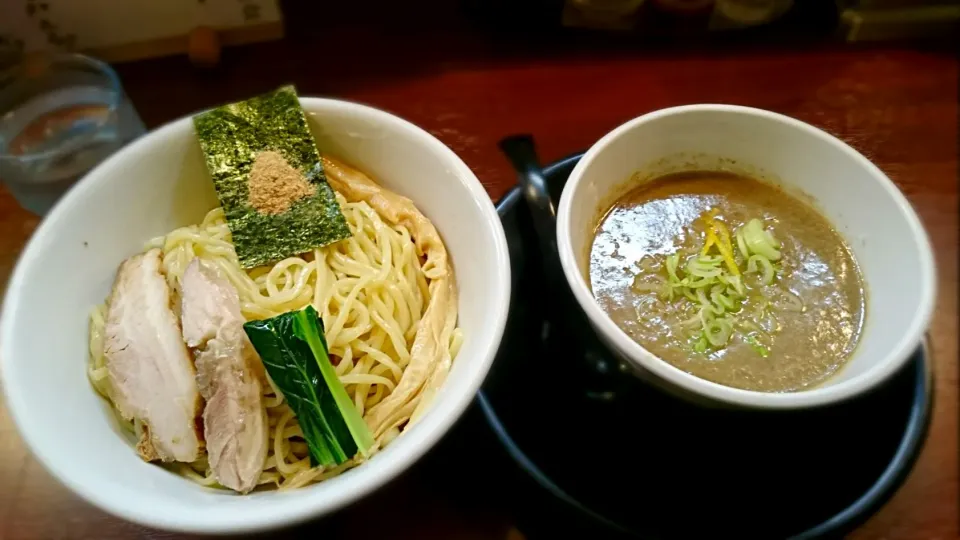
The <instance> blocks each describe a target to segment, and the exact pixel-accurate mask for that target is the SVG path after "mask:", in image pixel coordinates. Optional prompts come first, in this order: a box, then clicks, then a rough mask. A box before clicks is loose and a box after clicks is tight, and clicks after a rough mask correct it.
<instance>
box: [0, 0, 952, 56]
mask: <svg viewBox="0 0 960 540" xmlns="http://www.w3.org/2000/svg"><path fill="white" fill-rule="evenodd" d="M350 4H351V3H349V2H307V1H296V0H279V1H278V0H164V1H162V2H161V1H130V0H85V1H83V2H76V1H72V0H5V2H4V5H3V8H2V10H3V17H0V66H4V65H6V66H9V65H12V64H13V63H15V62H17V61H18V60H19V59H20V58H22V57H23V56H24V55H30V54H33V53H38V52H41V51H50V50H71V51H84V52H87V53H89V54H91V55H93V56H96V57H98V58H100V59H103V60H106V61H109V62H122V61H130V60H137V59H143V58H151V57H161V56H168V55H175V54H183V53H186V52H188V51H192V52H193V53H194V55H195V56H194V60H195V61H197V62H198V63H208V64H209V63H210V62H211V61H214V60H215V58H213V53H214V50H216V49H217V48H219V47H221V46H235V45H241V44H246V43H252V42H261V41H270V40H279V39H283V37H284V35H285V34H286V35H289V36H290V37H294V38H296V37H303V36H305V35H310V34H316V33H317V32H321V31H322V29H324V28H329V27H332V26H333V27H335V26H342V25H343V24H345V23H355V22H362V21H366V22H369V21H376V20H379V21H385V22H387V23H388V24H389V26H392V27H393V29H394V30H397V31H401V32H402V31H403V28H401V26H403V25H410V24H411V23H414V24H413V26H414V27H416V26H417V23H422V24H430V23H433V24H437V25H440V26H449V25H450V24H453V22H452V21H453V20H458V21H459V22H467V23H475V24H477V25H482V26H484V27H486V28H488V29H493V30H513V31H518V30H520V31H524V32H530V31H537V32H541V31H557V32H562V31H567V33H574V32H576V31H581V32H580V35H581V36H582V35H583V33H586V32H589V33H591V34H595V33H606V34H616V35H618V36H619V37H620V38H624V37H628V38H630V39H637V40H643V39H647V40H654V39H658V40H661V41H675V42H676V41H679V42H691V41H698V40H703V39H706V38H710V39H716V38H718V37H721V36H722V38H723V39H738V38H739V39H743V38H744V36H749V37H750V38H751V39H753V38H755V37H756V36H757V35H758V34H761V35H763V36H764V37H765V38H767V39H778V40H782V39H785V38H790V39H803V38H814V37H816V38H820V39H832V40H838V41H848V42H858V41H876V40H894V39H924V40H930V39H938V38H948V37H949V36H951V35H955V33H956V32H955V31H956V30H957V28H958V26H957V25H958V21H960V2H957V1H956V0H460V1H459V2H457V1H447V2H438V1H430V0H428V1H423V2H416V3H413V4H402V5H398V4H392V3H388V2H373V3H364V4H363V5H362V6H351V5H350ZM198 29H199V30H200V31H199V34H200V35H198ZM206 29H211V30H213V31H214V33H215V35H210V34H209V33H207V32H206ZM214 63H215V62H214Z"/></svg>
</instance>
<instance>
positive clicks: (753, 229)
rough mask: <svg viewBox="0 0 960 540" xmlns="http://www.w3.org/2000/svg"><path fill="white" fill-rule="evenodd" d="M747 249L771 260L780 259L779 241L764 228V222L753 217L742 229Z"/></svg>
mask: <svg viewBox="0 0 960 540" xmlns="http://www.w3.org/2000/svg"><path fill="white" fill-rule="evenodd" d="M740 230H741V231H743V241H744V243H745V244H746V247H747V250H748V251H749V252H750V253H751V254H754V255H763V256H764V257H766V258H767V259H769V260H771V261H777V260H780V251H779V249H778V248H779V247H780V244H779V242H777V241H776V239H775V238H774V237H773V235H772V234H770V233H768V232H767V231H765V230H763V222H761V221H760V220H759V219H756V218H754V219H751V220H750V221H748V222H747V224H746V225H744V226H743V227H742V228H741V229H740Z"/></svg>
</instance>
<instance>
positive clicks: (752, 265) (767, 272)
mask: <svg viewBox="0 0 960 540" xmlns="http://www.w3.org/2000/svg"><path fill="white" fill-rule="evenodd" d="M758 264H759V265H760V266H762V267H763V284H764V285H770V284H771V283H773V264H771V263H770V259H768V258H766V257H764V256H763V255H751V256H750V258H749V259H747V273H748V274H751V273H753V272H756V271H757V265H758Z"/></svg>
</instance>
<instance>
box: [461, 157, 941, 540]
mask: <svg viewBox="0 0 960 540" xmlns="http://www.w3.org/2000/svg"><path fill="white" fill-rule="evenodd" d="M582 157H583V152H577V153H574V154H571V155H569V156H566V157H564V158H562V159H559V160H557V161H554V162H552V163H549V164H547V165H546V166H544V167H543V174H544V176H545V177H546V178H547V180H548V181H549V180H550V179H552V178H553V177H555V176H556V175H558V174H561V173H562V171H563V170H564V169H566V168H569V167H572V166H573V165H575V164H576V163H577V162H578V161H579V160H580V158H582ZM520 201H521V193H520V188H519V186H514V187H512V188H510V190H509V191H508V192H507V193H506V194H504V196H503V197H501V198H500V199H499V200H498V201H497V203H496V208H497V213H498V214H500V215H501V216H502V215H503V213H504V212H506V211H507V210H509V209H510V208H512V207H513V206H515V205H516V204H518V203H519V202H520ZM918 350H919V351H920V355H919V359H918V360H916V361H914V362H913V364H914V369H913V372H914V379H915V380H914V399H913V402H912V404H911V409H910V415H909V417H908V420H907V424H906V428H905V429H904V431H903V436H902V438H901V439H900V444H899V445H898V446H897V450H896V452H895V453H894V455H893V457H892V458H891V459H890V462H889V463H888V464H887V467H886V468H885V469H884V470H883V472H882V473H880V475H879V476H878V477H877V479H876V481H875V482H874V483H873V484H872V485H871V486H870V487H869V488H868V489H867V490H866V491H864V492H863V494H862V495H861V496H860V497H859V498H857V500H855V501H853V502H852V503H851V504H850V505H848V506H847V507H846V508H844V509H843V510H841V511H839V512H837V513H836V514H834V515H833V516H832V517H830V518H828V519H826V520H824V521H822V522H821V523H819V524H817V525H815V526H813V527H811V528H809V529H807V530H805V531H802V532H800V533H799V534H796V535H794V536H792V537H790V540H804V539H808V538H822V537H825V536H840V535H843V534H846V533H848V532H850V531H852V530H853V529H855V528H856V527H858V526H859V525H861V524H863V523H864V522H866V520H867V519H869V518H870V517H871V516H873V515H874V514H876V513H877V512H878V511H879V510H880V509H881V508H882V507H883V506H884V505H885V504H886V503H887V502H888V501H889V500H890V498H891V497H892V496H893V495H894V493H896V492H897V491H898V490H899V488H900V487H901V486H902V485H903V483H904V482H905V481H906V479H907V477H908V476H909V475H910V472H911V471H912V470H913V467H914V465H915V463H916V461H917V459H918V458H919V456H920V453H921V452H922V450H923V446H924V444H925V442H926V439H927V433H928V431H929V427H930V420H931V416H932V414H931V413H932V408H933V398H934V391H935V385H934V374H933V368H932V365H933V364H932V361H931V356H932V355H933V349H932V346H931V343H930V337H929V335H925V336H924V338H923V340H922V342H921V343H920V344H919V345H918ZM914 354H916V353H914ZM476 400H477V404H478V405H479V408H480V410H481V411H482V413H483V416H484V419H485V420H486V423H487V425H488V426H489V427H490V429H491V430H492V431H493V432H494V435H495V436H496V438H497V440H498V442H499V443H500V445H501V446H502V447H503V449H504V450H505V451H506V452H507V454H508V455H509V456H510V458H511V459H512V460H513V461H514V463H515V465H516V466H517V467H518V468H519V469H521V470H522V471H523V472H524V473H525V474H526V475H527V476H529V477H530V479H531V480H533V481H534V482H535V483H536V484H538V485H539V486H540V487H541V488H542V489H544V490H545V491H547V492H548V493H549V494H550V495H552V496H553V497H554V498H556V499H558V500H559V501H561V502H563V503H564V504H565V505H566V506H569V507H570V508H571V509H573V510H575V511H576V512H578V513H579V514H581V515H583V516H584V517H587V518H589V519H591V520H593V521H596V522H597V524H598V525H603V526H604V527H607V528H609V529H611V530H613V531H617V532H618V533H620V534H625V535H632V536H636V535H637V533H636V532H635V531H632V530H630V529H628V528H626V527H624V526H623V525H621V524H619V523H617V522H616V521H614V520H612V519H610V518H608V517H606V516H605V515H603V514H602V513H600V512H599V511H597V510H594V509H592V508H589V507H587V506H585V505H584V504H582V503H580V502H579V501H578V500H577V499H576V498H574V497H573V496H572V495H570V494H568V493H567V492H565V491H564V490H563V489H562V488H561V487H560V486H558V485H557V484H556V483H554V482H553V480H551V478H550V477H549V476H548V475H547V474H546V473H544V472H543V471H542V470H540V468H539V467H538V466H537V465H536V463H534V462H533V460H532V459H530V457H529V456H527V455H526V453H525V452H524V451H523V450H522V449H521V448H520V446H519V445H518V444H517V443H516V442H515V441H514V440H513V437H512V436H510V434H509V433H508V432H507V429H506V427H505V426H504V425H503V423H502V422H501V421H500V419H499V416H498V415H497V413H496V410H495V409H494V407H493V405H492V403H491V402H490V400H489V398H487V395H486V392H485V391H484V390H483V388H481V389H480V391H479V392H478V393H477V398H476Z"/></svg>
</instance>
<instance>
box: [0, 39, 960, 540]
mask: <svg viewBox="0 0 960 540" xmlns="http://www.w3.org/2000/svg"><path fill="white" fill-rule="evenodd" d="M399 37H402V38H403V39H399ZM495 43H499V44H495ZM118 71H119V72H120V75H121V78H122V79H123V82H124V84H125V86H126V89H127V91H128V93H129V95H130V97H131V99H132V101H133V103H134V105H135V106H136V108H137V109H138V110H139V112H140V114H141V116H142V118H143V119H144V121H145V122H146V124H147V125H148V126H149V127H154V126H157V125H159V124H162V123H164V122H167V121H169V120H172V119H174V118H177V117H180V116H182V115H185V114H189V113H191V112H194V111H196V110H198V109H201V108H204V107H207V106H210V105H213V104H217V103H220V102H224V101H227V100H235V99H241V98H244V97H247V96H249V95H252V94H255V93H258V92H261V91H264V90H267V89H269V88H271V87H274V86H278V85H280V84H283V83H287V82H293V83H295V84H296V85H297V87H298V89H299V91H300V93H301V94H302V95H319V96H335V97H339V98H346V99H350V100H355V101H361V102H365V103H369V104H372V105H375V106H377V107H381V108H383V109H386V110H388V111H391V112H394V113H396V114H398V115H400V116H402V117H404V118H406V119H408V120H410V121H412V122H414V123H416V124H419V125H420V126H423V127H424V128H425V129H427V130H429V131H430V132H431V133H433V134H434V135H435V136H437V137H438V138H439V139H440V140H441V141H443V142H444V143H446V144H447V145H449V146H450V147H451V148H452V149H453V150H454V151H455V152H457V153H458V154H459V155H460V156H461V157H462V158H463V159H464V161H465V162H466V163H467V164H468V165H469V166H470V167H471V168H472V169H473V171H474V172H475V173H476V174H477V176H478V177H479V178H480V180H481V181H482V182H483V184H484V186H485V187H486V188H487V191H488V192H489V194H490V196H491V197H492V198H494V199H496V198H498V197H500V196H501V195H503V194H504V193H505V192H506V191H507V189H508V188H509V187H510V186H511V185H513V183H514V176H513V173H512V172H511V170H510V168H509V167H508V165H507V162H506V161H505V160H504V159H503V158H502V157H501V156H500V154H499V153H498V151H497V148H496V143H497V141H498V140H499V139H500V138H501V137H502V136H504V135H506V134H510V133H515V132H529V133H532V134H533V135H534V136H535V137H536V140H537V141H538V144H539V148H540V150H541V155H542V157H543V158H544V159H545V160H552V159H556V158H560V157H562V156H564V155H566V154H568V153H571V152H573V151H576V150H579V149H584V148H586V147H588V146H589V145H590V144H591V143H592V142H593V141H595V140H596V139H597V138H599V137H600V136H601V135H603V134H604V133H605V132H607V131H608V130H610V129H612V128H613V127H615V126H617V125H618V124H620V123H622V122H624V121H625V120H628V119H630V118H632V117H634V116H636V115H639V114H643V113H645V112H649V111H652V110H654V109H658V108H662V107H667V106H672V105H679V104H687V103H698V102H719V103H735V104H742V105H750V106H755V107H761V108H765V109H770V110H773V111H777V112H781V113H785V114H788V115H791V116H794V117H796V118H799V119H801V120H804V121H807V122H810V123H812V124H814V125H816V126H819V127H821V128H823V129H825V130H827V131H829V132H831V133H833V134H835V135H837V136H839V137H840V138H842V139H843V140H845V141H847V142H849V143H850V144H852V145H853V146H854V147H855V148H857V149H858V150H860V151H861V152H863V153H864V154H865V155H867V156H868V157H869V158H871V159H872V160H874V162H875V163H877V164H878V165H879V166H880V167H881V168H882V169H883V170H884V171H886V173H887V174H889V175H890V177H891V178H893V180H894V181H895V182H896V183H897V185H898V186H899V187H900V188H901V189H902V190H903V191H904V193H905V194H906V195H907V197H908V198H909V199H910V201H911V203H912V204H913V205H914V207H915V208H916V210H917V211H918V212H919V214H920V217H921V219H922V220H923V223H924V225H925V226H926V228H927V230H928V231H929V233H930V236H931V238H932V241H933V245H934V249H935V251H936V256H937V262H938V265H939V286H940V294H939V296H938V298H939V300H938V304H937V311H936V316H935V318H934V321H933V327H932V328H931V331H930V333H931V337H932V341H933V349H934V351H935V355H934V364H935V373H936V394H935V395H936V403H935V407H934V417H933V422H932V425H931V428H930V433H929V438H928V439H927V442H926V445H925V447H924V449H923V453H922V455H921V457H920V459H919V461H918V462H917V464H916V467H915V468H914V470H913V472H912V474H911V475H910V477H909V478H908V480H907V481H906V483H905V485H904V486H903V488H902V489H901V490H900V491H899V492H898V493H897V494H896V495H895V496H894V497H893V499H892V500H891V501H890V502H889V503H887V504H886V505H885V506H884V507H883V508H882V510H881V511H880V512H879V513H878V514H877V515H876V516H874V517H873V518H872V519H870V520H869V521H868V522H867V523H866V524H865V525H863V526H862V527H861V528H859V529H858V530H857V531H856V533H855V534H854V535H853V537H854V538H864V539H866V538H877V539H880V538H883V539H907V538H911V539H912V538H917V539H950V538H956V537H958V535H960V531H958V502H960V501H958V476H957V456H958V449H957V425H958V418H957V408H958V394H957V389H958V384H957V255H958V254H957V243H958V239H957V176H958V169H957V149H958V137H957V129H958V126H957V112H958V110H957V109H958V107H957V75H958V73H957V60H956V59H955V57H954V56H952V55H951V54H948V53H942V52H936V51H930V50H923V49H920V48H914V49H911V48H907V47H895V46H886V47H882V48H867V49H864V48H858V49H854V48H849V47H845V46H815V47H805V48H794V49H791V48H784V47H781V48H777V49H773V50H771V49H767V50H763V51H758V50H747V49H742V48H741V49H739V50H734V49H721V50H719V51H717V50H714V51H713V52H710V53H707V52H703V51H695V50H685V51H672V52H664V51H656V50H655V51H645V50H643V49H641V48H636V47H627V48H612V47H598V48H594V47H590V48H578V47H576V46H563V47H550V48H548V47H543V46H541V47H526V46H520V45H517V44H516V43H512V42H510V43H506V44H505V43H504V42H503V41H494V40H488V39H484V38H479V37H477V36H473V35H469V33H468V32H459V31H447V32H441V33H439V34H438V33H434V34H431V35H429V36H413V35H411V34H403V35H402V36H398V34H397V32H391V31H389V30H385V29H384V28H365V27H357V26H348V27H347V28H341V29H339V30H330V31H329V32H320V33H315V34H314V35H311V36H306V37H303V36H301V37H298V38H293V39H288V40H286V41H284V42H280V43H273V44H264V45H257V46H251V47H245V48H240V49H235V50H229V51H226V54H225V58H224V61H223V64H222V65H221V66H220V67H219V68H218V69H217V70H215V71H212V72H200V71H195V70H193V69H191V68H190V67H189V65H188V64H187V62H186V60H185V59H184V58H169V59H160V60H152V61H144V62H139V63H134V64H127V65H121V66H118ZM37 223H38V220H37V218H35V217H33V216H31V215H30V214H28V213H27V212H25V211H23V210H21V209H20V208H19V207H18V206H17V204H16V202H15V201H14V200H13V199H12V198H11V196H10V195H9V194H8V193H7V192H6V191H5V190H3V191H0V282H2V283H6V281H7V278H8V277H9V274H10V272H11V269H12V266H13V264H14V263H15V260H16V257H17V254H18V253H19V252H20V250H21V249H22V247H23V245H24V242H25V241H26V240H27V239H28V237H29V236H30V234H31V232H32V231H33V230H34V228H35V227H36V225H37ZM78 466H82V464H78ZM460 466H469V464H461V465H460ZM451 476H453V478H451V479H448V480H445V481H446V482H448V483H449V484H451V485H445V484H444V483H443V482H444V481H438V480H436V479H433V480H430V481H426V480H422V479H421V478H420V476H419V475H418V473H417V472H416V471H414V472H413V473H412V474H409V475H406V476H405V477H404V478H403V479H402V480H400V481H399V482H397V483H396V484H394V485H391V486H390V487H388V488H386V489H384V490H381V491H380V492H379V493H377V494H376V495H374V496H373V497H371V498H370V499H367V500H366V501H363V502H361V503H359V504H357V505H355V506H354V507H352V508H350V509H348V510H346V511H345V512H343V513H341V514H340V515H338V516H336V517H335V518H333V519H330V520H327V521H325V522H323V523H320V524H316V525H314V528H312V529H310V531H309V532H306V531H299V532H297V533H295V535H298V536H299V535H300V534H311V535H313V534H316V535H317V536H318V537H320V536H323V535H325V536H326V537H334V538H346V537H350V538H366V537H374V536H380V537H390V538H465V539H466V538H476V539H496V538H507V537H517V536H519V535H518V533H516V531H513V530H511V527H510V523H509V519H508V518H507V517H506V516H504V515H503V514H502V513H501V512H499V511H498V509H497V508H496V504H495V501H490V502H489V504H482V503H477V502H476V501H466V502H465V501H462V500H459V499H457V497H455V496H448V493H453V492H454V490H452V489H451V490H448V489H447V488H451V487H452V483H454V482H456V475H451ZM425 508H426V509H429V510H425ZM371 516H375V517H373V518H372V517H371ZM131 537H138V538H180V536H177V535H168V534H166V533H159V532H155V531H149V530H146V529H143V528H141V527H138V526H135V525H131V524H127V523H124V522H122V521H120V520H118V519H115V518H113V517H110V516H107V515H106V514H104V513H103V512H101V511H99V510H97V509H95V508H93V507H91V506H89V505H88V504H86V503H84V502H82V501H80V500H79V499H78V498H77V497H75V496H74V495H72V494H71V493H69V492H68V491H67V490H66V489H65V488H63V487H61V486H60V485H59V484H58V483H57V482H56V481H55V480H54V479H53V478H52V477H51V476H50V475H49V474H48V473H47V472H46V471H45V470H44V469H43V468H42V467H41V466H40V465H39V464H38V463H37V462H36V461H35V460H34V459H33V458H32V457H31V456H30V454H29V451H28V450H27V449H26V448H25V447H24V445H23V443H22V441H21V440H20V438H19V436H18V435H17V433H16V430H15V428H14V426H13V425H12V422H11V420H10V417H9V415H8V414H7V412H6V410H5V409H4V408H3V407H2V406H0V539H4V540H7V539H9V540H14V539H20V538H24V539H34V538H44V539H48V538H83V539H95V538H96V539H108V538H131Z"/></svg>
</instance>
